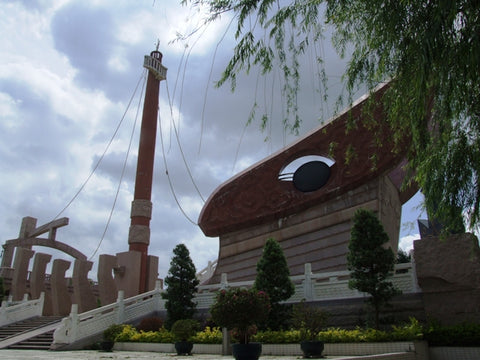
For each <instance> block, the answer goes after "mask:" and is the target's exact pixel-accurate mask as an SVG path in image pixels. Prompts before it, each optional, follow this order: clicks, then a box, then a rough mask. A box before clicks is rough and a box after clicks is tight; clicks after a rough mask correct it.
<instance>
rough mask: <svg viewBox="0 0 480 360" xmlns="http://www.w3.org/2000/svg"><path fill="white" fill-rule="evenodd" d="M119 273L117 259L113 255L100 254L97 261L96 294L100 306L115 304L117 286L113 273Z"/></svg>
mask: <svg viewBox="0 0 480 360" xmlns="http://www.w3.org/2000/svg"><path fill="white" fill-rule="evenodd" d="M114 271H120V269H119V268H118V265H117V257H116V256H114V255H106V254H102V255H100V256H99V259H98V275H97V279H98V292H99V295H100V303H101V305H102V306H104V305H108V304H112V303H114V302H115V296H116V294H117V292H118V289H117V284H116V283H115V279H114V278H113V272H114Z"/></svg>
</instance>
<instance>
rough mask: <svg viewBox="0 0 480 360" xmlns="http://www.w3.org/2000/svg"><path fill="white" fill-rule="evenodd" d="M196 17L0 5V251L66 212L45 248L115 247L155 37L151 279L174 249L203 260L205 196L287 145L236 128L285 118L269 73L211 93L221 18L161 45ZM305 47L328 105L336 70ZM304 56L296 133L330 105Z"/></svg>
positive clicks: (325, 52)
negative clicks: (321, 69)
mask: <svg viewBox="0 0 480 360" xmlns="http://www.w3.org/2000/svg"><path fill="white" fill-rule="evenodd" d="M201 19H202V14H200V13H198V11H197V10H195V9H190V8H189V7H182V6H181V5H180V0H161V1H160V0H158V1H154V0H139V1H128V0H117V1H108V0H91V1H85V0H81V1H77V0H38V1H35V0H33V1H31V0H29V1H26V0H24V1H12V0H3V1H2V2H1V4H0V42H1V46H0V137H1V141H0V171H1V177H0V197H1V202H0V229H1V234H2V242H4V241H5V240H8V239H14V238H17V237H18V231H19V228H20V224H21V220H22V218H23V217H24V216H32V217H35V218H37V219H38V225H42V224H44V223H47V222H49V221H51V220H53V219H54V218H56V217H68V218H69V219H70V224H69V225H68V226H66V227H63V228H61V229H59V230H58V232H57V240H59V241H62V242H65V243H67V244H70V245H72V246H74V247H76V248H78V249H79V250H81V251H82V252H83V253H84V254H85V255H86V256H87V257H91V259H92V260H93V261H94V262H96V261H97V260H98V255H99V254H115V253H117V252H122V251H126V250H128V243H127V238H128V228H129V225H130V218H129V213H130V204H131V201H132V200H133V188H134V182H133V181H134V177H135V168H136V154H137V148H138V137H139V124H140V121H141V105H142V103H141V95H142V91H143V90H142V89H143V85H144V79H145V70H144V69H143V56H144V55H145V54H149V53H150V51H152V50H154V49H155V44H156V43H157V41H159V50H160V51H162V53H163V55H164V57H163V64H164V65H165V66H166V67H167V68H168V73H167V80H166V81H162V83H161V87H160V121H161V129H162V132H161V134H160V133H159V134H158V136H157V152H156V161H155V175H154V185H153V195H152V201H153V203H154V206H153V216H152V222H151V244H150V247H149V253H150V254H152V255H156V256H158V257H159V262H160V265H159V275H160V277H162V278H163V277H165V275H166V274H167V271H168V268H169V262H170V258H171V256H172V250H173V248H174V247H175V245H176V244H178V243H184V244H186V245H187V247H188V248H189V250H190V252H191V255H192V259H193V261H194V263H195V266H196V267H197V270H200V269H202V268H203V267H205V266H206V265H207V263H208V261H209V260H211V261H213V260H215V259H216V257H217V253H218V239H217V238H207V237H205V236H204V235H203V233H202V232H201V230H200V229H199V228H198V226H196V225H195V223H196V221H197V218H198V215H199V213H200V210H201V208H202V206H203V204H204V201H205V200H206V199H207V198H208V196H209V195H210V194H211V193H212V191H213V190H214V189H215V188H216V187H217V186H219V185H220V184H221V183H222V182H223V181H225V180H227V179H228V178H229V177H231V176H232V175H233V174H235V173H237V172H238V171H240V170H242V169H244V168H246V167H247V166H249V165H251V164H253V163H254V162H256V161H258V160H261V159H262V158H264V157H265V156H267V155H269V154H271V153H272V152H274V151H276V150H278V149H280V148H281V147H282V146H284V145H286V144H288V143H289V142H291V141H292V140H293V139H294V136H293V135H290V134H289V133H288V132H284V131H282V127H281V126H279V125H275V124H273V125H272V126H271V127H267V129H266V130H265V131H263V132H262V131H260V130H259V123H258V122H253V123H252V124H251V125H250V126H248V127H245V123H246V120H247V118H248V116H249V113H250V111H251V109H252V106H253V104H254V103H255V102H256V103H257V105H258V108H257V113H259V114H262V113H267V114H269V115H270V116H271V117H272V118H274V119H275V118H277V119H278V118H281V114H282V113H284V112H285V107H284V105H283V104H282V99H281V97H278V96H277V92H278V89H279V88H280V85H279V84H280V80H278V78H277V75H278V74H276V73H275V72H274V73H273V74H272V75H271V76H269V77H267V78H261V77H259V76H258V71H256V70H255V69H254V70H252V71H251V73H250V74H249V76H242V77H240V78H239V80H238V88H237V91H236V92H235V93H233V94H232V93H231V92H230V89H229V87H228V86H225V87H224V88H221V89H216V88H214V86H213V84H214V81H215V80H217V79H218V78H219V76H220V74H221V70H222V67H224V66H225V64H226V62H227V61H228V58H229V56H230V55H231V50H232V47H233V37H232V35H231V31H228V24H229V23H230V20H231V19H230V18H229V17H228V16H225V17H224V18H222V19H221V20H220V21H218V22H217V23H215V24H211V25H210V26H208V27H207V28H204V29H202V30H201V31H198V32H197V33H195V35H194V36H193V37H191V38H190V39H189V40H188V41H187V42H182V41H175V42H172V41H173V40H175V38H176V36H177V35H176V34H178V33H183V34H185V33H189V32H191V31H192V30H194V29H196V28H197V27H198V25H199V24H200V23H201V21H202V20H201ZM224 35H225V36H224ZM312 51H313V50H312ZM315 51H318V52H320V53H321V54H322V56H324V57H325V58H326V61H327V62H326V70H327V75H329V77H330V79H331V80H330V82H329V91H330V92H331V93H332V95H331V97H330V98H331V99H333V98H334V97H335V96H336V94H337V93H338V92H339V91H340V89H341V81H340V75H341V74H342V66H343V65H342V64H343V62H342V61H340V60H339V59H338V58H337V57H336V55H335V53H334V52H333V51H332V49H331V46H330V43H329V41H328V39H326V40H325V41H324V42H323V43H322V44H320V45H319V46H318V48H317V49H316V50H315ZM317 55H318V54H317ZM312 58H314V56H313V54H310V55H309V54H307V57H306V59H305V61H304V66H303V69H304V70H303V71H305V73H306V74H309V75H307V76H304V77H303V78H302V86H303V91H304V92H303V93H302V94H303V95H302V96H301V97H300V98H299V105H300V109H301V115H302V118H303V120H304V122H303V125H302V128H301V133H305V132H307V131H310V130H311V129H313V128H314V127H316V126H319V118H328V116H329V115H331V114H332V112H333V108H334V106H333V105H332V104H333V103H334V101H333V100H331V101H328V102H323V101H321V94H319V93H318V92H316V91H315V89H316V84H315V82H316V80H315V76H312V75H311V74H315V73H316V72H317V71H318V67H317V65H316V63H315V62H314V61H312V60H311V59H312ZM360 95H361V94H359V96H360ZM139 104H140V111H139ZM138 112H140V114H139V115H138V116H137V113H138ZM117 129H118V130H117ZM132 132H133V137H132ZM114 134H115V136H114ZM112 139H113V140H112ZM130 139H132V142H130ZM162 140H163V141H162ZM162 143H163V151H162ZM182 152H183V156H182ZM127 155H128V156H127ZM184 159H185V160H184ZM99 160H101V161H100V162H99ZM97 164H98V167H97ZM124 164H126V166H124ZM94 169H95V172H93V175H92V171H93V170H94ZM166 170H168V176H167V171H166ZM122 174H123V176H122ZM189 174H191V176H190V175H189ZM87 179H89V181H88V182H86V180H87ZM170 184H171V185H170ZM79 189H82V191H80V192H79ZM117 192H118V196H117V195H116V194H117ZM77 193H78V194H77ZM72 199H73V201H72ZM114 203H115V206H113V205H114ZM418 203H419V197H416V198H415V199H414V200H413V201H411V202H409V203H408V204H407V205H405V206H404V210H403V212H404V220H403V222H404V226H403V227H402V232H401V236H402V237H403V239H402V240H401V246H402V247H404V248H407V249H408V248H409V247H410V246H411V240H412V239H413V238H418V236H417V235H416V234H417V232H418V231H417V227H416V222H415V223H413V221H414V220H415V219H416V218H417V217H418V216H419V213H420V211H419V210H418V209H417V207H418ZM67 205H68V206H67ZM112 208H113V212H112ZM110 217H111V220H110V223H109V226H108V228H106V225H107V223H108V222H109V218H110ZM105 229H106V231H105ZM102 238H103V240H102ZM36 250H37V251H42V252H51V251H50V250H48V249H45V248H39V249H36ZM54 256H55V257H64V255H62V254H60V253H54Z"/></svg>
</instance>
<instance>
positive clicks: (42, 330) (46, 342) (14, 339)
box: [0, 316, 62, 350]
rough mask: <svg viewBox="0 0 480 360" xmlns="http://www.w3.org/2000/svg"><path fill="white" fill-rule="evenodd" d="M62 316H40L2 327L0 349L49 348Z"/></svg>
mask: <svg viewBox="0 0 480 360" xmlns="http://www.w3.org/2000/svg"><path fill="white" fill-rule="evenodd" d="M61 319H62V318H61V317H55V316H39V317H35V318H31V319H27V320H24V321H20V322H17V323H14V324H10V325H7V326H3V327H1V328H0V349H2V348H9V349H37V350H48V349H49V348H50V345H51V344H52V342H53V332H54V331H55V327H56V325H58V324H59V322H60V320H61Z"/></svg>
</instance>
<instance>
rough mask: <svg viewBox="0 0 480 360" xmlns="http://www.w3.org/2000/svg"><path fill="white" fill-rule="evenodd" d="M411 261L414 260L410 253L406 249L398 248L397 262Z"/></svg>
mask: <svg viewBox="0 0 480 360" xmlns="http://www.w3.org/2000/svg"><path fill="white" fill-rule="evenodd" d="M411 261H412V257H411V255H410V254H407V252H406V251H405V250H402V249H398V252H397V259H396V263H397V264H406V263H409V262H411Z"/></svg>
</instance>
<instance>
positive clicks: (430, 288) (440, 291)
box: [414, 233, 480, 325]
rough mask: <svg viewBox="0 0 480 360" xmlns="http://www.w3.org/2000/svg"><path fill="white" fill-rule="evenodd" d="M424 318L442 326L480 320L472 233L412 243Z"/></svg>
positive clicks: (478, 259) (479, 262) (478, 261)
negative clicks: (436, 321)
mask: <svg viewBox="0 0 480 360" xmlns="http://www.w3.org/2000/svg"><path fill="white" fill-rule="evenodd" d="M414 257H415V263H416V271H417V279H418V285H419V286H420V288H421V289H422V292H423V298H424V303H425V313H426V315H427V317H429V318H433V319H436V320H439V321H440V322H441V323H442V324H443V325H449V324H455V323H459V322H462V321H468V322H479V321H480V305H479V304H480V249H479V245H478V239H477V237H475V236H474V235H473V234H470V233H466V234H459V235H451V236H449V237H447V238H445V239H441V238H438V237H430V238H424V239H421V240H417V241H414Z"/></svg>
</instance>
